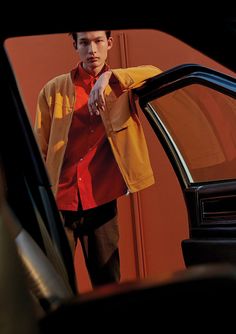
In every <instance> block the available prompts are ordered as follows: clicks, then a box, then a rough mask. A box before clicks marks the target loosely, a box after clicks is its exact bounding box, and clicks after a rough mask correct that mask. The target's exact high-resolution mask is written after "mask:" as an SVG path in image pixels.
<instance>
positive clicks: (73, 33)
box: [69, 30, 111, 45]
mask: <svg viewBox="0 0 236 334" xmlns="http://www.w3.org/2000/svg"><path fill="white" fill-rule="evenodd" d="M105 33H106V36H107V39H108V38H109V37H111V30H105ZM69 36H71V37H72V38H73V40H74V42H75V44H76V45H77V32H69Z"/></svg>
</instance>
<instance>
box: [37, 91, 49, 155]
mask: <svg viewBox="0 0 236 334" xmlns="http://www.w3.org/2000/svg"><path fill="white" fill-rule="evenodd" d="M50 128H51V115H50V108H49V105H48V102H47V99H46V96H45V91H44V89H42V90H41V92H40V93H39V96H38V101H37V109H36V119H35V127H34V129H35V135H36V139H37V142H38V144H39V147H40V149H41V152H42V155H43V158H44V160H46V157H47V151H48V142H49V136H50Z"/></svg>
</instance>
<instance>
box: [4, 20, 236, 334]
mask: <svg viewBox="0 0 236 334" xmlns="http://www.w3.org/2000/svg"><path fill="white" fill-rule="evenodd" d="M127 22H129V23H127ZM170 22H171V23H170ZM185 22H186V24H187V25H188V31H191V32H192V34H191V36H190V35H189V34H188V32H187V31H185V30H186V29H185V27H184V26H183V22H182V24H181V25H179V24H178V23H179V18H176V17H175V16H171V17H169V18H168V19H167V18H166V17H165V16H159V17H157V18H156V17H155V18H154V17H152V16H150V17H149V19H148V20H147V21H145V23H144V21H142V23H141V24H140V23H139V22H137V18H136V19H135V18H134V19H133V20H132V19H131V20H129V21H126V23H123V24H122V23H121V22H119V23H117V21H116V20H111V19H108V20H107V21H106V22H105V21H104V22H103V23H101V22H99V21H94V22H93V25H91V29H93V30H100V29H104V26H106V27H109V28H111V29H121V28H122V29H125V28H143V27H145V28H152V29H153V28H155V29H159V30H161V31H162V32H165V33H169V34H171V35H173V36H175V37H178V38H179V39H181V40H182V41H184V42H186V43H189V44H190V45H191V46H194V47H196V48H198V49H199V50H201V51H203V52H205V53H206V54H207V55H208V56H211V57H212V58H214V59H215V60H216V61H219V62H221V64H223V65H224V66H226V67H227V69H229V70H230V73H231V72H232V71H235V62H234V60H233V59H235V58H234V57H233V55H234V52H235V51H234V50H231V49H232V48H231V45H232V36H234V34H235V30H234V29H233V22H234V20H233V17H231V16H228V17H226V18H223V20H221V22H220V23H221V24H219V22H218V17H216V18H215V20H214V19H213V18H209V17H203V18H202V19H201V26H200V27H199V24H198V23H199V18H198V17H197V18H195V17H194V16H193V17H191V20H190V19H189V18H188V19H186V21H185ZM67 27H68V29H65V28H64V27H63V28H56V29H55V30H53V31H52V30H51V29H50V31H49V30H46V31H43V32H44V33H48V32H50V33H65V31H72V30H73V29H72V28H73V27H74V24H68V25H67ZM67 27H66V28H67ZM83 29H87V24H86V21H83V20H81V21H80V23H79V24H78V25H76V30H83ZM106 29H107V28H106ZM41 33H42V30H40V34H41ZM32 34H37V30H34V29H33V28H32V30H30V31H28V32H27V33H26V34H25V35H32ZM17 35H18V34H17V33H12V32H6V33H3V34H2V41H5V38H8V37H15V36H17ZM21 35H24V33H23V34H22V33H21V34H20V36H21ZM209 37H210V39H209ZM216 42H217V43H216ZM219 43H221V45H222V46H221V48H222V49H224V53H222V52H219ZM7 56H8V55H7V53H6V50H5V48H4V45H3V43H2V45H1V54H0V66H1V73H2V75H1V79H0V80H1V94H2V96H3V98H4V100H5V101H6V107H5V108H6V109H5V110H6V111H8V112H5V113H4V115H3V117H4V119H3V122H2V129H1V135H2V137H1V159H2V167H3V172H4V179H5V184H6V197H7V203H8V205H9V207H10V209H11V210H12V211H13V213H14V215H15V216H16V219H14V218H12V219H11V221H12V224H13V225H15V224H16V221H17V224H18V225H17V226H19V224H20V230H18V232H17V233H16V235H15V239H16V245H17V247H18V250H20V251H21V252H20V254H21V260H22V259H25V262H23V263H24V265H25V266H26V268H27V270H28V272H29V273H30V275H29V276H30V278H31V282H32V281H33V282H34V284H35V277H36V276H37V277H40V280H39V281H37V280H36V281H37V283H38V284H36V287H37V289H33V291H34V293H35V296H36V297H37V298H38V300H39V302H40V307H41V308H42V309H43V311H44V312H45V313H46V315H43V316H42V317H41V318H40V319H41V320H40V326H41V330H42V331H43V332H45V333H46V332H47V331H50V330H52V329H54V330H55V329H56V328H58V329H59V328H61V327H62V326H63V325H65V324H67V326H69V325H68V323H70V326H72V325H74V326H76V322H75V321H77V314H78V317H79V315H81V326H82V323H83V324H84V325H85V323H86V322H87V321H89V318H87V317H86V310H89V317H91V314H92V315H93V316H94V317H95V318H94V319H97V320H98V319H99V317H101V316H102V313H100V312H98V309H99V310H100V311H101V312H102V311H104V310H106V312H108V311H109V313H108V314H109V316H110V317H111V316H112V312H114V311H115V314H116V313H117V312H118V311H120V309H121V308H122V309H123V311H124V312H123V313H122V315H123V317H122V320H124V321H125V320H127V321H128V320H129V321H131V320H132V323H134V322H135V318H136V317H138V318H139V319H141V318H140V317H141V314H140V313H142V312H144V311H145V310H146V311H147V310H148V311H149V317H146V316H145V317H144V319H143V321H147V320H149V321H150V319H151V318H150V317H151V314H152V315H153V313H152V312H151V311H153V308H152V307H150V306H149V303H151V302H152V303H158V305H159V307H158V309H160V306H163V310H162V312H161V314H162V315H166V312H167V306H168V303H170V302H171V303H172V307H171V308H170V311H171V313H172V312H174V310H175V308H176V307H177V304H176V302H174V301H173V296H176V298H177V300H180V299H181V296H182V297H183V298H184V301H185V308H184V310H185V312H187V310H188V305H189V303H191V302H193V301H194V300H196V303H199V302H200V299H201V298H203V300H204V302H203V305H202V309H203V310H205V311H206V310H207V308H211V309H212V310H214V311H215V312H217V309H216V308H215V307H213V306H217V304H216V303H215V304H214V303H213V301H215V302H216V300H215V299H214V296H215V293H216V290H217V293H218V297H219V298H220V297H223V296H225V297H229V296H230V298H232V299H233V297H234V291H235V279H234V267H231V265H230V266H228V265H226V266H225V262H226V263H228V262H229V263H230V264H235V246H236V244H235V227H236V225H235V209H234V199H235V190H236V189H235V187H236V183H235V173H234V170H235V168H234V160H235V158H234V133H235V131H234V123H235V122H234V120H235V118H234V117H235V116H234V113H235V95H236V88H235V87H236V80H235V77H234V76H233V75H231V74H225V73H222V72H219V71H216V70H215V69H212V68H209V67H206V66H202V65H198V64H189V63H187V64H182V65H178V66H177V67H174V68H171V69H168V70H166V71H163V73H162V74H160V75H158V76H157V77H154V78H151V79H149V80H147V81H146V82H145V84H144V85H142V86H141V87H139V88H136V89H135V90H134V91H133V94H134V96H135V97H136V98H137V99H138V104H139V106H138V108H140V110H141V112H143V115H144V116H145V117H146V119H147V121H148V123H149V124H150V126H151V127H152V128H153V130H154V133H155V134H156V136H157V139H156V140H158V142H160V143H161V146H162V147H163V149H164V152H166V153H165V154H166V156H167V157H168V158H169V161H170V162H171V165H172V167H173V170H174V172H175V174H176V177H177V179H178V182H179V185H180V188H181V191H182V194H183V198H184V201H185V205H186V208H187V210H188V222H189V238H186V239H185V240H183V241H182V250H183V257H184V261H185V265H186V267H187V268H189V269H188V270H186V271H183V273H182V275H181V279H180V278H179V276H178V275H177V276H178V278H177V279H176V278H175V277H176V276H174V277H173V279H167V280H163V281H162V280H155V281H154V282H151V283H147V282H146V281H145V282H139V281H135V282H132V283H131V284H127V283H124V284H121V285H120V286H118V287H114V286H112V287H111V288H110V289H109V287H108V289H107V290H100V291H97V292H96V291H95V292H92V293H89V294H88V295H86V296H85V297H83V296H82V297H81V296H80V297H79V298H78V297H77V296H74V294H75V293H76V283H75V281H74V266H73V259H72V257H71V253H70V249H69V245H68V242H67V239H66V237H65V233H64V230H63V226H62V224H61V219H60V215H59V213H58V210H57V208H56V204H55V200H54V198H53V195H52V192H51V188H50V182H49V179H48V176H47V172H46V170H45V167H44V164H43V162H42V159H41V155H40V152H39V149H38V146H37V143H36V141H35V138H34V135H33V131H32V127H31V124H30V121H29V118H28V116H27V113H26V110H25V106H24V103H23V100H22V97H21V95H20V92H19V87H18V85H17V81H16V78H15V76H14V73H13V70H12V67H11V66H10V63H9V59H8V57H7ZM215 101H217V119H214V117H215V116H214V115H215V110H216V109H213V108H214V103H215ZM136 103H137V101H136ZM219 106H220V107H219ZM189 110H191V114H190V112H189ZM174 111H177V112H178V114H176V112H174ZM226 114H227V115H226ZM180 115H182V117H180ZM177 120H178V122H177ZM180 120H182V121H183V122H180ZM223 125H224V126H223ZM6 138H7V139H8V140H6ZM16 141H17V145H16ZM196 148H198V149H199V152H200V156H197V155H195V152H196ZM19 231H20V232H19ZM5 234H6V238H7V231H5V232H4V235H5ZM24 237H25V238H24ZM17 238H18V239H17ZM20 239H23V240H27V241H25V242H22V243H21V242H20ZM26 245H29V247H28V249H25V248H24V247H25V246H26ZM33 250H34V251H33ZM24 251H25V252H24ZM3 254H4V253H3ZM32 254H35V257H30V255H32ZM153 257H154V255H153ZM26 259H28V260H29V261H26ZM154 261H155V258H154ZM212 262H214V266H211V265H210V264H211V263H212ZM55 263H56V270H55ZM52 264H53V265H52ZM142 264H143V263H142ZM27 265H28V267H27ZM203 265H204V266H203ZM195 266H196V267H195ZM198 266H200V267H198ZM192 267H194V268H193V269H192ZM45 268H47V269H46V270H43V269H45ZM195 268H196V269H195ZM144 271H145V268H144ZM199 272H200V273H201V274H199ZM191 273H192V276H191ZM36 274H37V275H36ZM144 276H145V275H144ZM49 282H57V284H56V283H52V284H49ZM68 285H69V288H68ZM33 286H34V285H33ZM191 287H192V288H191ZM221 287H226V290H225V289H223V290H222V291H221ZM22 288H23V287H22ZM190 288H191V289H190ZM45 291H46V292H47V293H45ZM59 291H60V293H59ZM189 291H191V293H190V294H188V292H189ZM31 292H32V289H31ZM200 292H201V293H200ZM6 293H7V290H6ZM203 293H204V294H203ZM207 293H208V294H207ZM35 296H34V297H35ZM52 296H53V298H52ZM55 296H56V297H57V298H55ZM206 296H210V297H209V299H208V298H206ZM13 297H14V296H13ZM68 300H69V302H68V303H67V301H68ZM18 302H19V300H18ZM125 305H126V306H125ZM144 305H145V310H144ZM147 305H148V306H147ZM37 306H38V304H37ZM40 307H39V309H40ZM192 307H193V306H192ZM130 310H132V312H129V313H127V312H128V311H130ZM73 319H74V320H73ZM112 319H113V320H114V321H115V318H112ZM163 319H164V318H163ZM82 321H83V322H82ZM124 323H125V322H123V321H121V324H122V325H124ZM87 325H88V324H87ZM91 325H94V324H93V323H92V324H91ZM136 325H137V324H136ZM99 326H100V325H99Z"/></svg>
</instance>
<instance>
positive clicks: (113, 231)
mask: <svg viewBox="0 0 236 334" xmlns="http://www.w3.org/2000/svg"><path fill="white" fill-rule="evenodd" d="M61 213H62V215H63V218H64V223H65V228H66V229H69V230H72V231H73V236H74V240H75V244H76V243H77V240H78V239H79V240H80V242H81V246H82V250H83V254H84V258H85V263H86V267H87V270H88V273H89V277H90V280H91V283H92V286H93V287H96V286H100V285H104V284H107V283H114V282H119V281H120V258H119V249H118V241H119V228H118V222H117V202H116V200H114V201H112V202H109V203H106V204H104V205H101V206H99V207H97V208H94V209H89V210H84V211H83V210H78V211H62V212H61Z"/></svg>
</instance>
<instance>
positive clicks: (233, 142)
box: [150, 84, 236, 182]
mask: <svg viewBox="0 0 236 334" xmlns="http://www.w3.org/2000/svg"><path fill="white" fill-rule="evenodd" d="M150 105H151V107H152V108H154V109H155V111H156V112H157V114H158V115H159V117H160V119H161V121H162V122H163V124H164V126H165V128H166V131H167V132H168V133H169V135H170V137H171V140H173V142H174V143H175V144H176V146H177V148H178V150H179V153H180V154H181V156H182V158H183V159H184V161H185V163H186V165H187V167H188V170H189V172H190V174H191V176H192V179H193V181H194V182H204V181H215V180H224V179H235V178H236V168H235V167H236V135H235V133H236V102H235V99H233V98H231V97H229V96H227V95H224V94H222V93H220V92H217V91H215V90H213V89H211V88H209V87H205V86H201V85H197V84H195V85H191V86H188V87H185V88H182V89H179V90H177V91H174V92H172V93H169V94H167V95H165V96H162V97H160V98H158V99H155V100H153V101H151V103H150Z"/></svg>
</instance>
